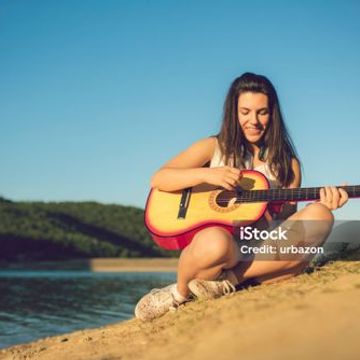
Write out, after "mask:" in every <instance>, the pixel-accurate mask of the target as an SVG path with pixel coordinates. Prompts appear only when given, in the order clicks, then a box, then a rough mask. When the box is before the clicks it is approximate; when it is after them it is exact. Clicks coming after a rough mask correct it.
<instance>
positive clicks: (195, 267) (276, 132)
mask: <svg viewBox="0 0 360 360" xmlns="http://www.w3.org/2000/svg"><path fill="white" fill-rule="evenodd" d="M209 162H210V166H209V167H207V166H206V165H207V164H209ZM241 169H255V170H257V171H260V172H262V173H263V174H264V175H266V177H267V178H268V180H269V183H270V186H271V187H272V188H296V187H300V185H301V169H300V161H299V159H298V157H297V156H296V152H295V149H294V146H293V145H292V141H291V139H290V136H289V134H288V132H287V130H286V126H285V124H284V121H283V118H282V115H281V111H280V105H279V100H278V97H277V94H276V90H275V88H274V86H273V85H272V84H271V82H270V81H269V80H268V79H267V78H266V77H264V76H261V75H256V74H252V73H245V74H243V75H242V76H240V77H238V78H236V79H235V80H234V81H233V83H232V84H231V86H230V89H229V91H228V94H227V97H226V100H225V105H224V115H223V122H222V127H221V130H220V132H219V134H218V135H217V136H212V137H209V138H205V139H202V140H200V141H197V142H195V143H194V144H192V145H191V146H190V147H189V148H188V149H186V150H185V151H183V152H181V153H180V154H178V155H177V156H175V157H174V158H173V159H171V160H170V161H169V162H167V163H166V164H165V165H164V166H163V167H162V168H160V170H158V171H157V172H156V173H155V174H154V176H153V177H152V180H151V186H152V187H155V188H158V189H160V190H164V191H175V190H180V189H183V188H187V187H192V186H195V185H198V184H200V183H207V184H212V185H217V186H221V187H223V188H225V189H227V190H234V188H235V186H236V185H237V183H238V181H239V180H240V178H241ZM347 199H348V196H347V193H346V192H345V191H344V190H343V189H337V188H336V187H334V186H332V187H330V186H327V187H325V188H322V189H321V190H320V200H319V201H317V202H314V203H311V204H309V205H308V206H306V207H305V208H303V209H302V210H300V211H297V205H296V203H291V202H290V203H285V204H284V205H283V206H282V208H281V209H280V211H279V209H277V210H276V209H274V208H272V207H271V206H269V207H268V209H267V211H266V212H265V214H264V215H263V217H262V218H261V219H260V220H259V221H257V222H256V223H255V224H253V226H255V227H261V228H264V227H265V228H267V227H269V226H270V222H271V221H272V220H274V219H276V220H285V219H287V223H291V222H292V223H296V222H297V223H300V222H301V221H303V220H320V221H319V223H318V226H316V227H312V228H310V229H306V231H305V232H304V231H300V232H299V231H294V232H293V238H292V242H293V243H295V244H300V243H303V242H304V241H305V242H308V243H309V242H310V243H311V245H313V246H319V245H321V244H323V243H324V241H325V240H326V238H327V237H328V235H329V234H330V232H331V229H332V226H333V221H334V216H333V214H332V211H333V210H335V209H337V208H339V207H341V206H343V205H344V204H345V203H346V201H347ZM305 233H306V238H304V236H302V235H303V234H305ZM242 258H243V256H242V254H241V252H240V247H239V245H238V243H237V242H236V239H235V238H234V237H233V236H232V234H230V233H229V232H228V231H227V230H225V229H224V228H222V227H217V226H212V227H208V228H205V229H203V230H201V231H199V232H198V233H196V235H195V236H194V238H193V240H192V242H191V243H190V245H188V246H187V247H186V248H185V249H183V251H182V253H181V256H180V258H179V264H178V273H177V284H172V285H169V286H167V287H165V288H163V289H155V290H153V291H152V292H150V293H149V294H147V295H146V296H144V297H143V298H142V299H141V300H140V301H139V303H138V304H137V306H136V309H135V315H136V316H137V317H138V318H140V319H142V320H149V319H153V318H155V317H158V316H161V315H163V314H164V313H166V312H167V311H168V310H169V309H171V308H173V307H177V306H179V305H181V304H183V303H185V302H186V301H188V300H190V299H191V295H192V294H193V295H195V296H196V297H198V298H216V297H219V296H222V295H224V294H227V293H230V292H233V291H235V290H236V286H237V285H239V284H242V283H244V281H249V280H251V281H256V282H257V283H266V282H272V281H278V280H280V279H285V278H289V277H292V276H295V275H297V274H299V273H301V272H302V271H303V270H304V269H305V268H306V266H307V264H308V261H305V260H304V259H297V260H289V259H283V260H281V259H280V260H279V259H278V258H276V257H274V258H273V259H267V260H266V261H264V260H263V261H260V260H259V257H258V255H255V256H254V257H253V259H252V261H250V262H249V261H241V260H242ZM307 260H308V259H307Z"/></svg>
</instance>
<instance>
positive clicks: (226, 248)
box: [177, 226, 241, 296]
mask: <svg viewBox="0 0 360 360" xmlns="http://www.w3.org/2000/svg"><path fill="white" fill-rule="evenodd" d="M240 259H241V254H240V250H239V247H238V245H237V244H236V242H235V240H234V239H233V237H232V236H231V234H230V233H229V232H228V231H226V230H224V229H223V228H221V227H216V226H214V227H209V228H206V229H203V230H201V231H199V232H198V233H197V234H196V235H195V237H194V239H193V240H192V242H191V243H190V244H189V245H188V246H187V247H186V248H185V249H184V250H183V251H182V253H181V256H180V259H179V264H178V276H177V288H178V291H179V292H180V294H181V295H182V296H188V294H189V289H188V286H187V284H188V283H189V282H190V281H191V280H193V279H195V278H198V279H205V280H214V279H216V278H217V277H218V276H219V274H220V273H221V271H222V269H229V268H232V267H234V266H235V265H236V264H237V263H238V262H239V261H240Z"/></svg>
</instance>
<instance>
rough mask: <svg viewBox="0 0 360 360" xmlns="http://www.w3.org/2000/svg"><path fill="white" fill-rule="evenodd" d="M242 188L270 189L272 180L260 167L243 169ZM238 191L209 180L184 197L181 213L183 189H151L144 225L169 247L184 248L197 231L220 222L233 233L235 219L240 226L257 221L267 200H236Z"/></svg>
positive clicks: (154, 236)
mask: <svg viewBox="0 0 360 360" xmlns="http://www.w3.org/2000/svg"><path fill="white" fill-rule="evenodd" d="M239 189H240V192H241V190H262V189H269V182H268V180H267V179H266V177H265V176H264V175H263V174H262V173H260V172H258V171H255V170H243V171H242V178H241V180H240V182H239ZM237 194H238V193H237V192H235V191H228V190H226V189H223V188H222V187H218V186H213V185H208V184H200V185H197V186H194V187H192V188H191V190H190V192H189V193H188V196H187V197H186V199H185V202H186V206H185V212H184V213H183V214H182V213H181V210H180V203H181V202H182V200H183V202H184V192H183V191H182V190H181V191H174V192H167V191H161V190H158V189H152V190H151V191H150V194H149V196H148V199H147V203H146V209H145V225H146V227H147V229H148V230H149V232H150V233H151V235H152V238H153V239H154V241H155V242H156V243H157V244H158V245H159V246H160V247H162V248H164V249H168V250H178V249H182V248H184V247H185V246H187V245H188V244H189V243H190V242H191V240H192V239H193V237H194V236H195V234H196V233H197V232H198V231H200V230H202V229H204V228H206V227H209V226H221V227H223V228H224V229H226V230H228V231H229V232H231V233H232V234H233V233H234V230H235V227H234V222H235V221H236V225H237V226H245V225H248V224H251V223H253V222H255V221H257V220H258V219H259V218H260V217H261V216H262V215H263V214H264V212H265V210H266V207H267V204H268V202H267V201H265V202H264V201H263V202H237V201H236V196H237ZM183 210H184V209H183ZM181 214H182V216H181ZM179 215H180V216H179Z"/></svg>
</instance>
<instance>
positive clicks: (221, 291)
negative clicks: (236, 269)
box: [188, 271, 237, 300]
mask: <svg viewBox="0 0 360 360" xmlns="http://www.w3.org/2000/svg"><path fill="white" fill-rule="evenodd" d="M229 275H230V277H234V274H233V273H232V272H231V273H230V274H229V271H224V272H223V273H222V274H221V277H220V278H219V279H218V280H201V279H194V280H191V281H190V282H189V284H188V287H189V289H190V291H191V293H192V294H194V295H195V296H196V297H197V298H198V299H199V300H205V299H216V298H219V297H221V296H223V295H230V294H232V293H234V292H236V287H235V285H236V284H237V281H236V280H235V279H234V280H233V281H230V280H229V279H227V278H226V277H227V276H229Z"/></svg>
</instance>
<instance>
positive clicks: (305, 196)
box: [237, 185, 360, 202]
mask: <svg viewBox="0 0 360 360" xmlns="http://www.w3.org/2000/svg"><path fill="white" fill-rule="evenodd" d="M337 188H342V189H344V190H345V191H346V192H347V193H348V195H349V198H353V197H360V185H352V186H337ZM320 189H321V187H309V188H294V189H267V190H241V191H240V192H239V193H238V195H237V200H238V201H240V202H261V201H311V200H317V199H320Z"/></svg>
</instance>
